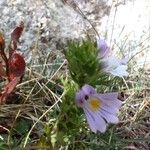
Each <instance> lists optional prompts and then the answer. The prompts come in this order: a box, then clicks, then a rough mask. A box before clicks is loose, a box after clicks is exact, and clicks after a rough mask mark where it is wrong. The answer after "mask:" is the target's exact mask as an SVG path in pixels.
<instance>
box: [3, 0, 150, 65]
mask: <svg viewBox="0 0 150 150" xmlns="http://www.w3.org/2000/svg"><path fill="white" fill-rule="evenodd" d="M148 1H149V0H143V1H139V0H118V2H117V1H113V0H107V1H106V0H74V1H73V0H36V1H35V0H7V1H6V0H0V10H1V13H0V19H1V20H0V30H2V31H3V32H4V33H5V37H6V38H7V39H8V40H9V39H10V33H11V31H12V30H13V29H14V27H15V26H16V24H18V22H19V21H20V20H23V21H24V22H25V27H26V28H25V31H24V33H23V36H22V38H21V43H20V47H19V49H20V50H21V51H22V52H23V53H24V55H25V56H26V59H27V61H29V62H30V61H31V58H32V57H31V52H32V54H33V53H36V55H37V58H41V57H44V55H45V54H47V52H49V51H51V50H59V49H61V48H60V46H61V45H62V43H64V42H65V41H66V40H67V39H79V40H80V39H81V38H83V37H85V33H88V34H90V35H91V36H93V37H95V36H96V34H95V32H94V30H93V28H92V27H91V24H90V23H92V25H93V26H94V27H95V29H96V30H97V31H98V33H99V34H100V36H101V37H103V38H104V37H105V38H106V39H107V41H108V43H109V44H110V46H111V47H112V49H114V51H115V52H116V53H118V52H120V51H121V54H122V55H128V56H129V57H131V56H132V55H134V54H135V53H137V52H138V51H140V50H141V47H139V46H137V47H136V45H138V44H139V43H141V41H143V40H144V39H146V38H148V37H149V32H147V31H149V22H150V20H149V14H150V13H149V3H148ZM65 2H66V3H68V4H69V5H68V4H66V3H65ZM74 3H76V4H77V6H78V7H79V8H80V9H81V10H82V12H83V13H84V15H85V16H86V17H87V18H88V20H89V21H87V20H86V19H85V18H84V17H85V16H83V15H81V14H79V13H78V12H77V10H79V9H78V7H76V5H74ZM73 7H74V9H73ZM89 22H90V23H89ZM146 41H147V40H146ZM146 46H149V45H148V42H145V43H144V45H143V47H144V48H146ZM134 47H135V49H134ZM146 50H147V49H146ZM142 55H145V53H144V54H142ZM138 56H139V55H138ZM140 58H141V57H140ZM142 61H145V60H139V62H140V63H141V62H142ZM142 63H143V62H142Z"/></svg>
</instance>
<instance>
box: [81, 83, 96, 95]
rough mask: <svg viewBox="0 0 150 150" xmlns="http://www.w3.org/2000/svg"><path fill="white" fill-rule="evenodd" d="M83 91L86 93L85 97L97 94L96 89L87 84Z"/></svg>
mask: <svg viewBox="0 0 150 150" xmlns="http://www.w3.org/2000/svg"><path fill="white" fill-rule="evenodd" d="M82 91H83V92H84V94H85V95H91V94H95V93H96V91H95V89H94V88H93V87H92V86H90V85H87V84H86V85H84V86H83V87H82Z"/></svg>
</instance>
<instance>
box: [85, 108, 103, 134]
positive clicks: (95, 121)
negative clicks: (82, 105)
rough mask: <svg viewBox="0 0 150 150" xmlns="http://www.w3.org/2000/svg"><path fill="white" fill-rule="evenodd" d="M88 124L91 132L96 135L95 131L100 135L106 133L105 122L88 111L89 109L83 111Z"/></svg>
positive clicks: (99, 116) (97, 115)
mask: <svg viewBox="0 0 150 150" xmlns="http://www.w3.org/2000/svg"><path fill="white" fill-rule="evenodd" d="M84 112H85V115H86V118H87V121H88V124H89V126H90V128H91V130H92V131H93V132H94V133H96V132H97V130H98V131H100V132H101V133H104V132H105V131H106V122H105V120H104V119H103V118H102V117H101V115H99V114H98V113H97V112H96V113H94V112H92V111H90V110H89V109H84Z"/></svg>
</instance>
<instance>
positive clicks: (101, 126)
mask: <svg viewBox="0 0 150 150" xmlns="http://www.w3.org/2000/svg"><path fill="white" fill-rule="evenodd" d="M101 116H102V115H100V114H99V113H98V112H96V113H95V114H94V117H95V124H96V127H97V130H99V131H100V132H101V133H104V132H105V131H106V122H105V120H104V119H103V118H102V117H101Z"/></svg>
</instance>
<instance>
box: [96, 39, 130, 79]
mask: <svg viewBox="0 0 150 150" xmlns="http://www.w3.org/2000/svg"><path fill="white" fill-rule="evenodd" d="M97 48H98V50H99V58H100V61H101V63H102V70H103V71H104V72H107V73H110V74H112V75H114V76H119V77H123V76H128V74H129V73H128V72H127V68H128V67H127V62H128V58H123V59H118V58H117V57H115V56H111V55H110V48H109V47H108V45H107V43H106V42H105V40H102V39H100V38H98V39H97Z"/></svg>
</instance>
